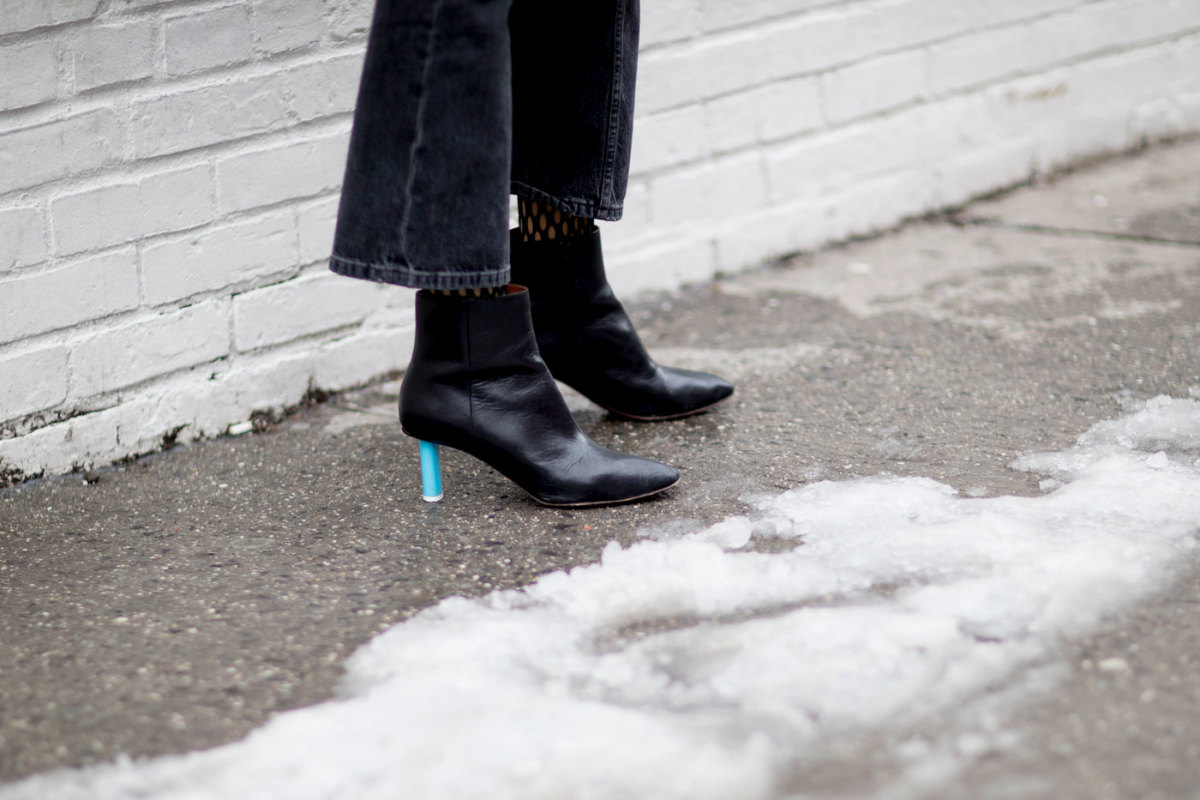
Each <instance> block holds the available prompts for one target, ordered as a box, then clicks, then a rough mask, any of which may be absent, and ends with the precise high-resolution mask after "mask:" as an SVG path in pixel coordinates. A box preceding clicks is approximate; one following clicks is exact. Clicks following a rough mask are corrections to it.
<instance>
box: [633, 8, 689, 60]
mask: <svg viewBox="0 0 1200 800" xmlns="http://www.w3.org/2000/svg"><path fill="white" fill-rule="evenodd" d="M700 30H701V18H700V14H699V8H698V7H697V3H696V0H659V2H655V3H646V4H645V5H644V6H642V18H641V36H640V41H641V46H642V49H643V50H645V49H646V48H647V47H653V46H654V45H659V44H663V43H665V42H677V41H679V40H681V39H690V38H691V37H693V36H695V35H696V34H698V33H699V32H700Z"/></svg>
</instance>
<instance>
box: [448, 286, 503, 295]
mask: <svg viewBox="0 0 1200 800" xmlns="http://www.w3.org/2000/svg"><path fill="white" fill-rule="evenodd" d="M431 291H432V292H433V293H434V294H440V295H442V296H443V297H451V296H453V295H458V296H459V297H467V296H468V295H470V296H471V297H500V296H501V295H506V294H508V286H483V287H481V288H478V289H432V290H431Z"/></svg>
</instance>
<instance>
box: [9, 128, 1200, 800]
mask: <svg viewBox="0 0 1200 800" xmlns="http://www.w3.org/2000/svg"><path fill="white" fill-rule="evenodd" d="M630 308H631V311H632V312H633V313H634V315H635V317H636V318H637V320H638V323H639V325H640V326H641V329H642V331H643V335H644V338H645V339H646V341H647V343H648V344H649V345H650V347H651V349H652V350H654V351H655V353H656V354H657V355H659V357H660V360H662V361H664V362H667V363H673V364H677V365H679V366H690V367H697V368H705V369H711V370H713V371H717V372H721V373H723V374H725V375H727V376H729V377H730V378H732V379H734V380H735V382H736V383H737V384H738V393H737V394H736V395H735V397H734V398H733V399H732V400H731V401H730V402H729V403H727V404H726V405H725V406H723V407H721V408H720V409H719V410H717V411H715V412H713V413H709V414H706V415H702V416H699V417H696V418H692V419H687V420H681V421H676V422H669V423H660V424H656V425H644V424H634V423H627V422H616V421H612V420H609V419H607V418H605V417H604V416H603V414H602V413H601V412H600V411H599V410H597V409H595V408H593V407H590V406H589V405H588V404H587V403H586V402H585V401H583V400H582V399H580V398H573V399H572V400H571V402H572V403H573V405H574V407H575V408H576V410H577V416H578V418H579V419H580V421H581V423H582V424H583V425H584V427H585V429H586V430H587V431H588V433H589V434H591V435H592V436H593V437H594V438H596V439H597V440H598V441H600V442H602V443H604V444H606V445H609V446H611V447H614V448H617V449H621V450H626V451H629V452H633V453H637V454H640V455H644V456H647V457H651V458H656V459H660V460H662V461H665V462H667V463H670V464H673V465H677V466H678V467H679V468H680V470H681V472H682V474H683V481H682V483H681V484H680V486H679V487H678V488H677V489H675V490H672V491H671V492H670V493H668V494H666V495H664V496H662V497H661V498H659V499H656V500H654V501H651V502H646V503H642V504H639V505H632V506H624V507H616V508H607V509H598V510H591V511H563V510H551V509H546V508H542V507H540V506H537V505H536V504H534V503H533V502H532V501H531V500H529V499H528V498H527V497H526V496H525V495H524V494H523V493H521V492H520V490H518V489H516V488H515V487H514V486H513V485H512V484H510V483H508V482H507V481H505V480H504V479H503V478H501V477H500V476H499V475H498V474H496V473H494V472H493V471H491V470H490V469H488V468H486V467H484V466H482V465H480V464H479V463H478V462H476V461H474V460H472V459H470V458H469V457H466V456H463V455H461V454H459V453H455V452H448V453H447V455H446V457H445V462H446V464H445V466H446V499H445V501H444V502H443V503H441V504H438V505H427V504H425V503H423V502H421V499H420V481H419V473H418V470H417V462H416V448H415V444H414V443H413V442H412V441H411V440H408V439H407V438H406V437H404V436H403V435H402V434H401V433H400V431H399V429H398V426H397V424H396V422H395V409H394V403H395V397H396V393H397V390H398V382H390V383H383V384H380V385H378V386H375V387H373V388H370V389H367V390H363V391H360V392H355V393H352V394H347V395H343V396H339V397H336V398H334V399H333V400H332V401H330V402H328V403H325V404H322V405H318V406H314V407H312V408H310V409H307V410H304V411H302V412H300V413H297V414H295V415H293V416H291V417H289V418H287V419H285V420H283V421H281V422H279V423H277V424H273V425H269V426H266V429H265V430H263V431H262V432H260V433H257V434H255V435H247V436H243V437H238V438H229V439H223V440H220V441H214V442H209V443H205V444H201V445H195V446H189V447H185V448H177V449H175V450H172V451H169V452H165V453H162V454H159V455H156V456H153V457H149V458H145V459H141V460H139V461H136V462H133V463H131V464H127V465H123V466H119V467H116V468H112V469H108V470H102V471H100V472H99V473H98V474H96V475H92V476H89V477H91V478H95V480H89V481H85V480H84V479H83V476H80V475H74V476H68V477H66V478H62V479H55V480H46V481H40V482H36V483H32V484H27V485H24V486H18V487H15V488H13V489H10V490H5V491H3V492H0V697H2V698H3V700H2V701H0V780H4V781H11V780H14V779H17V778H19V777H22V776H25V775H28V774H31V773H33V772H38V771H42V770H46V769H50V768H52V767H56V766H67V765H80V764H88V763H96V762H102V761H107V760H111V759H113V758H114V757H115V756H116V755H118V754H120V753H127V754H130V755H135V756H136V755H155V754H161V753H169V752H181V751H186V750H191V749H196V748H202V747H207V746H211V745H214V744H217V743H220V742H225V741H229V740H232V739H235V738H238V737H240V736H242V735H244V734H245V733H246V732H247V731H249V730H250V729H252V728H253V727H254V726H256V725H258V724H259V723H261V722H262V721H263V720H264V719H266V718H267V717H268V716H269V715H271V714H272V713H274V712H277V711H279V710H282V709H287V708H293V707H297V706H301V705H307V704H310V703H314V702H317V701H320V700H323V699H326V698H328V697H330V696H331V695H332V693H333V692H334V690H335V688H336V682H337V679H338V676H339V672H340V669H341V664H342V662H343V660H344V658H345V657H346V656H347V655H348V654H349V653H351V652H352V651H353V650H354V649H355V648H356V647H358V646H359V645H361V644H362V643H363V642H365V641H366V640H367V639H369V638H370V637H371V636H372V635H374V634H375V633H377V632H379V631H380V630H382V629H384V628H386V627H388V626H390V625H392V624H394V623H395V622H396V621H398V620H401V619H404V618H406V617H408V616H411V615H412V614H414V613H415V612H417V611H419V610H421V609H422V608H425V607H427V606H429V605H431V604H433V603H435V602H437V601H438V600H440V599H442V598H444V597H447V596H451V595H478V594H482V593H486V592H490V591H492V590H494V589H496V588H500V587H513V586H521V585H524V584H527V583H528V582H530V581H531V580H532V579H534V578H535V577H536V576H538V575H541V574H543V573H546V572H549V571H553V570H558V569H563V568H568V567H571V566H574V565H577V564H583V563H588V562H591V561H594V560H595V559H597V558H598V556H599V553H600V551H601V549H602V548H603V547H604V545H605V544H606V543H608V542H609V541H612V540H617V541H620V542H623V543H627V542H630V541H633V540H634V539H636V538H637V536H638V531H639V530H640V529H644V528H646V527H648V526H663V525H677V526H697V525H700V524H703V523H711V522H715V521H718V520H720V519H723V518H725V517H726V516H728V515H730V514H733V513H740V512H742V511H743V510H744V508H745V505H744V503H743V498H744V497H746V496H747V495H750V494H753V493H755V492H761V491H774V490H779V489H786V488H791V487H794V486H797V485H800V484H802V483H805V482H807V481H812V480H814V479H818V478H822V479H826V478H827V479H841V478H847V477H852V476H859V475H873V474H877V473H881V472H887V473H892V474H898V475H919V476H927V477H931V478H935V479H937V480H939V481H943V482H945V483H948V484H950V485H952V486H954V487H955V488H957V489H958V490H960V492H963V493H965V494H969V495H972V496H986V495H996V494H1037V493H1039V491H1040V490H1039V488H1038V478H1037V476H1034V475H1030V474H1026V473H1018V472H1015V471H1012V470H1010V469H1009V468H1008V464H1009V463H1010V462H1011V461H1012V460H1013V458H1014V457H1016V456H1017V455H1019V454H1021V453H1023V452H1026V451H1030V450H1052V449H1059V448H1063V447H1066V446H1068V445H1070V444H1071V443H1072V442H1073V441H1074V440H1075V438H1076V437H1077V436H1078V435H1079V434H1080V433H1081V432H1082V431H1084V430H1086V429H1087V428H1088V427H1089V426H1090V425H1092V424H1093V423H1095V422H1097V421H1100V420H1103V419H1108V418H1111V417H1114V416H1116V415H1117V414H1118V413H1119V412H1120V408H1121V406H1120V403H1121V401H1122V400H1125V399H1136V398H1148V397H1152V396H1154V395H1157V394H1170V395H1173V396H1177V397H1186V396H1188V391H1189V388H1192V387H1196V386H1198V385H1200V142H1194V141H1193V142H1190V143H1182V144H1178V145H1173V146H1164V147H1160V148H1157V149H1154V150H1150V151H1147V152H1145V153H1142V154H1140V155H1137V156H1133V157H1127V158H1121V159H1115V160H1112V161H1107V162H1104V163H1101V164H1097V165H1094V166H1091V167H1089V168H1086V169H1081V170H1080V171H1078V172H1077V173H1075V174H1073V175H1069V176H1065V177H1063V178H1062V179H1060V180H1056V181H1054V182H1051V183H1049V184H1046V185H1041V186H1035V187H1030V188H1025V189H1021V190H1019V191H1016V192H1013V193H1011V194H1009V195H1007V196H1005V197H1002V198H999V199H997V200H995V201H992V202H986V203H979V204H976V205H973V206H971V207H969V208H967V209H965V210H963V211H962V212H960V213H958V214H956V215H953V216H951V217H949V218H946V219H942V220H936V221H929V222H920V223H915V224H913V225H911V226H909V227H907V228H905V229H904V230H902V231H899V232H897V233H894V234H891V235H888V236H884V237H881V238H878V239H875V240H871V241H866V242H860V243H855V244H850V245H846V246H844V247H841V248H838V249H834V250H830V251H827V252H823V253H819V254H816V255H812V256H803V257H799V258H796V259H793V260H791V261H790V262H788V263H787V264H783V265H778V266H773V267H769V268H763V269H760V270H757V271H755V272H752V273H750V274H747V275H743V276H738V277H735V278H731V279H728V280H723V281H720V282H717V283H714V284H712V285H710V286H704V287H693V288H691V289H688V290H686V291H683V292H680V293H677V294H670V295H660V296H654V297H645V298H640V299H639V300H637V301H636V302H634V303H631V304H630ZM1198 604H1200V572H1196V571H1192V572H1191V573H1190V575H1189V576H1188V577H1186V578H1184V579H1183V580H1181V581H1180V582H1179V583H1178V584H1177V585H1176V586H1174V587H1172V588H1169V589H1168V588H1167V587H1164V594H1163V596H1162V597H1161V598H1159V599H1157V600H1156V601H1154V602H1151V603H1149V604H1147V605H1145V606H1143V607H1142V608H1140V609H1139V610H1137V612H1136V614H1134V615H1133V616H1131V617H1130V618H1129V619H1125V620H1118V621H1114V623H1113V624H1112V626H1111V628H1110V629H1107V630H1104V631H1100V632H1099V633H1097V634H1096V635H1095V636H1094V637H1093V638H1092V639H1090V640H1088V641H1085V642H1078V643H1072V644H1069V645H1064V646H1065V647H1067V648H1068V649H1069V653H1070V658H1071V663H1072V664H1074V665H1075V670H1074V674H1073V676H1072V677H1071V678H1070V679H1069V680H1068V681H1067V682H1066V683H1064V684H1062V685H1060V686H1059V687H1058V689H1056V691H1055V693H1054V695H1053V696H1052V697H1048V698H1045V699H1044V701H1043V702H1042V703H1041V704H1039V705H1038V706H1037V707H1031V708H1016V709H1012V714H1013V717H1012V719H1011V721H1010V724H1011V725H1012V726H1013V727H1014V729H1015V730H1017V731H1019V732H1020V733H1021V736H1020V737H1019V742H1020V744H1019V745H1017V746H1014V747H1013V748H1011V749H1008V750H1006V751H1003V752H997V753H994V754H990V755H989V756H988V757H987V758H984V759H982V760H980V761H978V762H977V763H976V765H975V767H974V768H973V772H972V773H971V774H968V775H966V776H964V777H963V778H962V782H961V783H959V784H956V785H955V786H953V787H951V788H949V789H946V790H945V796H947V797H960V796H972V797H1055V798H1072V797H1080V798H1084V797H1089V798H1097V797H1132V796H1138V797H1170V798H1176V797H1178V798H1183V797H1195V796H1196V788H1195V787H1196V786H1200V745H1197V742H1200V671H1198V670H1197V668H1196V665H1197V664H1200V619H1198V618H1197V617H1196V615H1195V609H1196V608H1197V605H1198ZM1116 658H1119V659H1120V660H1121V662H1122V663H1124V664H1125V668H1123V669H1120V670H1106V671H1101V670H1097V669H1095V668H1094V667H1095V665H1096V664H1098V663H1100V661H1104V660H1106V659H1107V661H1106V663H1108V664H1114V663H1117V662H1116V661H1114V660H1112V659H1116ZM836 750H837V755H836V756H835V757H833V758H831V759H830V760H829V761H828V762H827V763H826V764H824V765H823V766H821V767H820V768H817V769H806V770H805V771H804V772H803V773H802V774H798V775H797V776H796V777H795V780H794V785H792V786H791V789H792V790H794V791H797V792H799V791H804V792H806V793H812V794H815V795H831V796H841V795H851V796H853V795H861V794H863V793H869V792H871V791H873V790H880V789H881V788H882V789H884V790H886V787H887V786H888V780H889V777H890V776H891V775H892V774H893V769H894V768H895V765H893V764H890V763H887V762H886V760H883V759H879V758H875V757H874V756H873V755H872V753H873V752H874V748H873V747H872V743H871V742H853V741H850V742H845V743H839V745H838V747H837V748H836ZM967 787H969V789H968V788H967Z"/></svg>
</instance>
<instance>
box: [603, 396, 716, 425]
mask: <svg viewBox="0 0 1200 800" xmlns="http://www.w3.org/2000/svg"><path fill="white" fill-rule="evenodd" d="M730 397H733V395H729V396H728V397H722V398H721V399H720V400H718V401H717V402H715V403H709V404H708V405H706V406H701V407H700V408H693V409H692V410H691V411H681V412H680V413H678V414H668V415H666V416H662V417H639V416H638V415H636V414H627V413H625V412H624V411H618V410H617V409H615V408H610V407H608V406H600V407H601V408H603V409H604V410H605V411H607V412H608V413H609V414H612V415H613V416H614V417H619V418H621V419H628V420H632V421H634V422H666V421H668V420H672V419H683V418H684V417H692V416H695V415H696V414H703V413H704V412H705V411H708V410H709V409H713V408H716V407H717V406H719V405H721V403H724V402H725V401H726V400H728V399H729V398H730ZM589 399H590V398H589Z"/></svg>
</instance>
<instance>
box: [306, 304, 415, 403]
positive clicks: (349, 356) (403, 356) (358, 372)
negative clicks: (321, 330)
mask: <svg viewBox="0 0 1200 800" xmlns="http://www.w3.org/2000/svg"><path fill="white" fill-rule="evenodd" d="M409 294H410V295H411V294H412V293H411V292H410V293H409ZM411 317H412V315H411V314H406V315H404V316H403V318H404V319H411ZM415 328H416V326H415V325H413V324H412V323H411V322H410V323H409V324H407V325H405V326H402V327H398V328H391V329H387V330H377V331H367V332H364V333H359V334H356V335H355V336H347V337H345V338H341V339H338V340H336V341H333V342H329V343H326V344H323V345H321V347H320V348H319V349H318V350H317V352H316V358H315V359H314V362H313V374H312V378H313V383H315V384H316V385H317V386H320V387H322V388H324V389H335V388H337V389H344V388H347V387H350V386H356V385H361V384H363V383H366V382H367V378H365V377H364V376H368V375H369V376H371V377H374V376H377V375H383V374H384V373H387V372H394V371H396V370H401V369H404V368H405V367H407V366H408V358H409V354H411V353H412V346H413V333H414V331H415Z"/></svg>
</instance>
